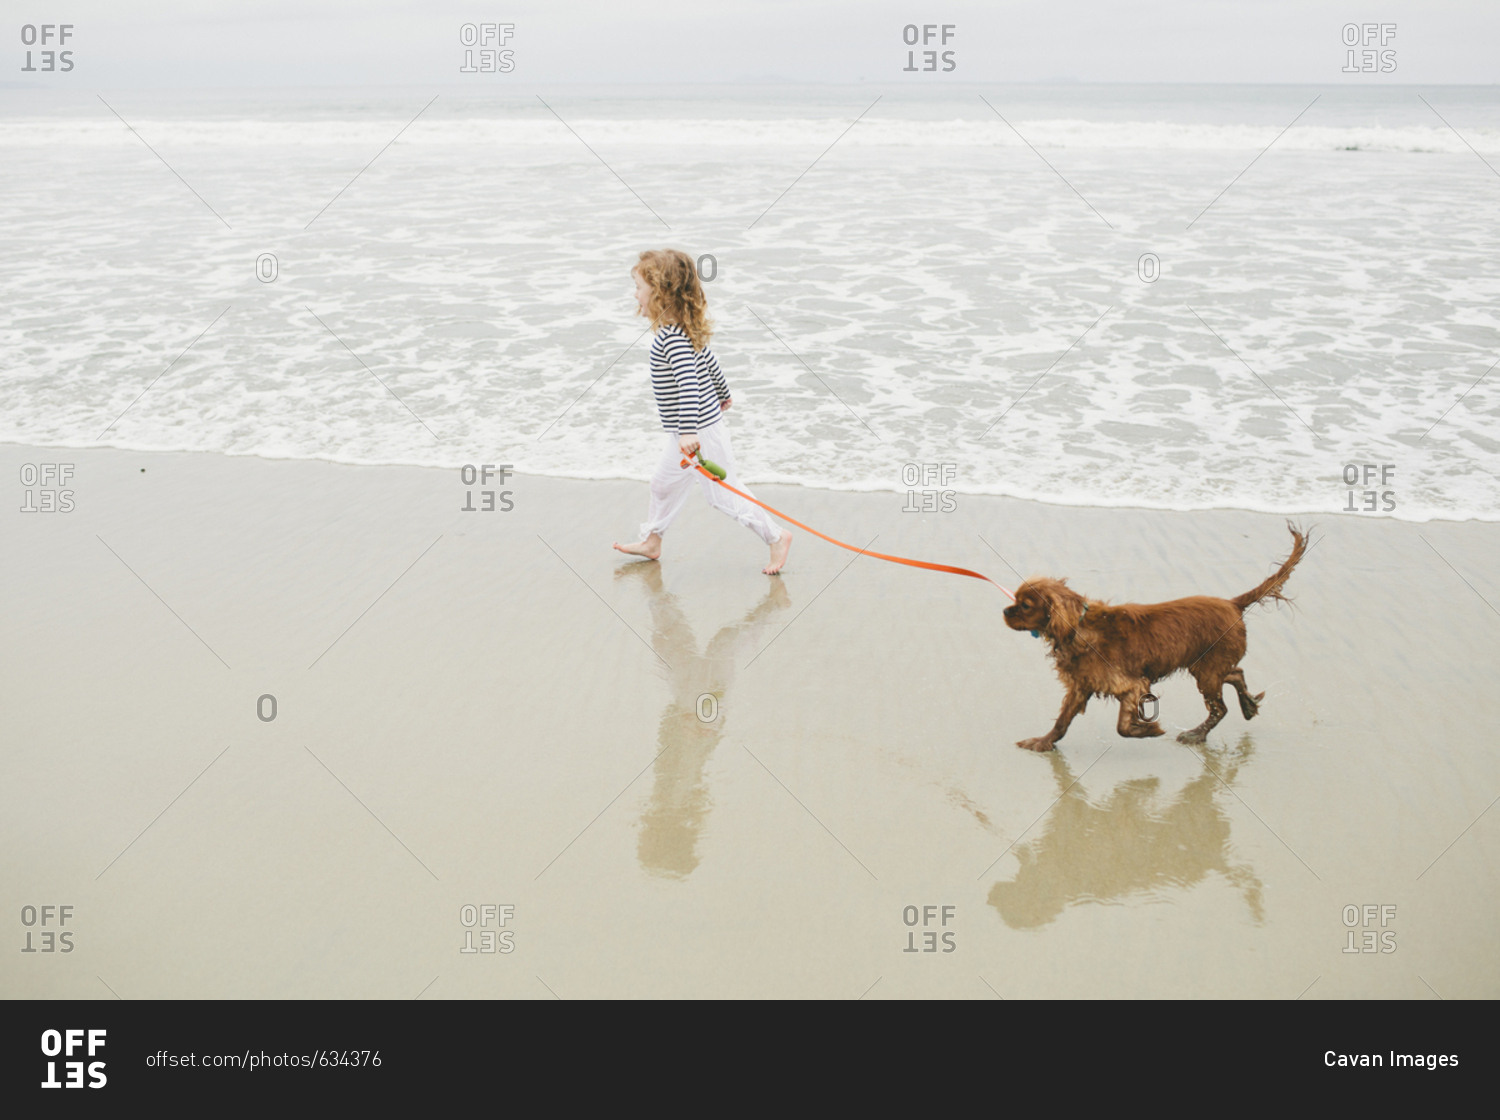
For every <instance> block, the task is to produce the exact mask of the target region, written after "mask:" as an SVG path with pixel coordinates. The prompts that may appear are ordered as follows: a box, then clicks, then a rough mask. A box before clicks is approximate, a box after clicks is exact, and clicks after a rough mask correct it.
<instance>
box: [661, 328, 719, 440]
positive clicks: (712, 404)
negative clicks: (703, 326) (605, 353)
mask: <svg viewBox="0 0 1500 1120" xmlns="http://www.w3.org/2000/svg"><path fill="white" fill-rule="evenodd" d="M651 389H652V391H653V392H654V393H655V394H656V409H657V411H658V412H660V413H661V426H662V427H663V428H664V429H666V430H667V431H669V432H676V433H677V434H678V435H683V434H686V433H688V432H699V431H702V430H703V429H704V428H706V427H708V426H709V425H710V424H717V423H718V422H719V412H720V411H721V410H720V407H719V402H720V401H727V400H728V399H729V386H728V385H726V384H725V383H724V371H723V370H721V369H720V368H719V360H718V359H717V358H715V357H714V352H713V351H712V350H710V349H708V347H706V346H705V347H704V348H703V349H702V350H694V349H693V344H692V342H691V341H689V339H688V336H687V333H686V332H685V331H684V330H683V329H682V328H681V327H679V326H676V325H673V324H668V325H666V326H662V327H658V328H657V331H656V335H655V337H653V338H652V340H651Z"/></svg>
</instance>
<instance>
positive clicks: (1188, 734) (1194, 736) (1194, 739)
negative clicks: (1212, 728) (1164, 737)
mask: <svg viewBox="0 0 1500 1120" xmlns="http://www.w3.org/2000/svg"><path fill="white" fill-rule="evenodd" d="M1207 739H1208V732H1206V731H1199V730H1198V729H1197V728H1196V727H1195V728H1193V729H1192V730H1191V731H1184V732H1183V733H1182V734H1181V735H1179V736H1177V741H1178V742H1179V743H1188V744H1197V743H1202V742H1205V741H1206V740H1207Z"/></svg>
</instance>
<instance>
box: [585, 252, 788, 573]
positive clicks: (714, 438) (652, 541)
mask: <svg viewBox="0 0 1500 1120" xmlns="http://www.w3.org/2000/svg"><path fill="white" fill-rule="evenodd" d="M630 274H631V275H632V276H634V277H635V302H636V313H637V314H639V315H644V316H645V317H646V318H647V319H649V320H650V322H651V325H652V326H653V327H655V328H656V334H655V335H654V336H653V338H652V340H651V388H652V390H653V391H654V392H655V393H656V408H657V411H658V412H659V413H660V414H661V426H662V427H663V428H664V429H665V430H666V432H667V437H666V443H665V445H664V446H663V448H662V455H661V460H660V461H659V462H658V463H657V464H656V472H655V473H654V474H653V475H652V476H651V507H650V510H649V512H648V513H647V515H646V521H645V522H644V523H643V524H642V525H641V540H640V541H639V542H637V543H636V544H620V543H618V542H616V543H615V547H616V548H617V549H619V550H620V551H621V552H628V553H629V554H630V555H632V556H643V557H645V558H646V559H647V560H656V559H658V558H659V557H660V556H661V535H662V534H663V533H665V532H666V531H667V527H668V526H669V525H671V524H672V519H673V518H674V517H676V516H677V513H678V511H679V510H681V509H682V503H683V502H685V501H687V495H688V490H689V489H690V488H691V487H692V485H693V479H695V478H696V479H697V480H698V481H699V482H700V483H701V484H702V486H703V492H704V494H705V495H706V496H707V497H708V503H709V505H711V506H713V507H714V508H715V509H717V510H720V511H721V512H723V513H727V514H728V515H729V516H730V517H732V518H734V519H735V520H736V521H738V522H739V523H740V524H741V525H743V526H745V528H747V529H749V530H750V531H751V532H753V533H754V534H755V535H756V536H758V537H759V538H760V539H761V540H763V541H765V542H766V544H767V545H769V546H770V548H771V562H770V563H769V564H767V565H766V566H765V567H764V568H762V569H761V571H763V572H765V573H766V574H767V575H772V574H774V573H776V572H779V571H781V569H782V566H783V565H784V564H785V563H786V556H787V553H788V552H790V551H791V548H792V535H791V533H789V532H787V531H786V530H785V529H783V528H781V527H780V526H779V525H777V524H776V522H775V521H773V520H771V518H770V516H769V515H768V514H767V513H766V512H765V510H763V509H761V508H760V507H759V506H756V505H752V504H751V503H749V502H747V501H745V500H744V499H743V498H741V497H739V496H738V495H736V494H731V493H730V492H729V491H728V490H725V489H724V488H723V487H721V486H719V485H718V484H717V483H715V482H711V481H709V480H708V479H706V478H704V477H703V476H702V475H701V474H699V473H698V472H697V471H695V470H692V469H691V468H683V467H682V466H681V465H680V464H681V462H682V460H683V459H684V458H687V457H691V456H692V455H693V453H694V452H696V451H698V450H699V449H700V448H701V449H702V452H703V455H704V456H705V457H706V458H708V459H709V460H711V461H713V462H716V463H718V464H719V465H720V466H721V467H723V468H724V469H725V471H727V472H728V476H727V477H726V478H725V481H726V482H728V483H729V485H730V486H733V487H734V488H735V489H737V490H743V491H744V492H745V493H747V494H748V493H749V492H750V491H749V490H748V489H746V487H745V484H744V483H742V482H740V481H739V477H738V475H736V473H735V469H734V450H733V448H732V447H731V446H730V443H729V426H728V425H727V424H725V423H724V421H723V419H722V414H723V413H725V412H727V411H729V406H730V404H731V403H732V402H731V401H730V399H729V387H728V386H727V385H725V383H724V372H723V370H721V369H720V368H719V362H718V359H716V358H715V357H714V355H713V351H712V350H710V349H709V348H708V340H709V336H710V335H711V334H712V333H713V324H712V323H711V322H710V321H709V318H708V308H707V301H706V300H705V299H704V297H703V286H702V285H701V284H700V283H699V282H698V272H697V270H696V269H695V268H694V267H693V261H692V258H690V257H689V256H688V255H687V254H686V253H682V252H679V251H678V250H676V249H651V250H649V251H647V252H644V253H642V254H641V257H640V260H639V261H637V262H636V265H635V267H634V268H632V269H631V270H630Z"/></svg>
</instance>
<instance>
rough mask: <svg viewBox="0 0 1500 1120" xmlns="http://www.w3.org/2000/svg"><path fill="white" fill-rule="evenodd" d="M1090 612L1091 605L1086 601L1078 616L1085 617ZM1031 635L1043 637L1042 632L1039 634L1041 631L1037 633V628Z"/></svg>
mask: <svg viewBox="0 0 1500 1120" xmlns="http://www.w3.org/2000/svg"><path fill="white" fill-rule="evenodd" d="M1088 613H1089V605H1088V604H1087V603H1085V604H1084V605H1083V614H1080V615H1079V616H1078V617H1079V619H1082V618H1083V615H1085V614H1088ZM1031 636H1032V637H1033V638H1040V637H1041V634H1039V633H1037V631H1035V630H1033V631H1032V632H1031Z"/></svg>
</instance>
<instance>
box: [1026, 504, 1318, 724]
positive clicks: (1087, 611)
mask: <svg viewBox="0 0 1500 1120" xmlns="http://www.w3.org/2000/svg"><path fill="white" fill-rule="evenodd" d="M1287 528H1288V529H1289V530H1291V534H1292V540H1293V542H1294V543H1293V545H1292V554H1291V555H1290V556H1288V557H1287V558H1286V561H1285V562H1284V563H1283V564H1282V565H1281V567H1280V569H1278V570H1277V572H1276V574H1275V575H1273V576H1271V577H1269V578H1268V579H1266V580H1264V581H1263V582H1262V583H1261V584H1260V585H1259V586H1257V587H1256V588H1255V589H1254V590H1253V591H1247V592H1245V593H1244V594H1243V595H1241V596H1239V597H1237V598H1234V599H1215V598H1212V597H1210V596H1208V595H1194V596H1193V597H1192V598H1190V599H1173V600H1172V601H1171V602H1168V603H1150V604H1141V603H1122V604H1121V605H1120V606H1117V607H1114V606H1110V605H1109V604H1108V603H1104V602H1101V601H1099V600H1098V599H1085V598H1084V597H1083V596H1082V595H1080V594H1078V592H1076V591H1074V590H1072V589H1071V588H1070V587H1068V586H1067V583H1066V581H1065V580H1060V579H1032V580H1027V581H1026V582H1025V583H1023V584H1022V585H1021V586H1020V587H1019V588H1018V589H1017V590H1016V601H1015V603H1014V604H1013V605H1012V606H1009V607H1006V608H1005V624H1006V625H1007V626H1009V627H1010V628H1011V629H1012V630H1030V631H1032V632H1033V633H1035V634H1038V635H1040V636H1042V637H1044V638H1046V639H1047V641H1048V643H1049V644H1050V645H1051V647H1052V651H1051V654H1052V660H1053V662H1054V663H1055V664H1056V665H1057V675H1058V676H1059V677H1061V678H1062V682H1063V684H1064V685H1066V686H1067V689H1068V694H1067V696H1066V697H1065V698H1064V699H1063V706H1062V711H1061V712H1060V713H1059V714H1058V717H1057V723H1056V724H1054V725H1053V727H1052V730H1051V731H1049V732H1047V734H1045V735H1043V736H1041V737H1040V738H1036V739H1023V740H1021V741H1020V742H1019V743H1017V744H1016V746H1018V747H1024V748H1026V749H1027V750H1029V751H1050V750H1051V749H1052V745H1053V744H1054V743H1056V742H1057V741H1058V740H1059V739H1061V738H1062V737H1063V736H1064V735H1065V734H1067V731H1068V725H1069V724H1070V723H1072V722H1073V717H1074V716H1076V715H1078V714H1079V713H1080V712H1082V711H1083V709H1084V708H1085V707H1087V706H1088V702H1089V699H1090V698H1091V697H1094V696H1113V697H1114V698H1115V699H1117V700H1119V702H1120V721H1119V724H1118V725H1117V729H1118V730H1119V732H1120V734H1121V735H1124V736H1126V737H1127V738H1131V739H1145V738H1149V737H1151V736H1153V735H1163V734H1165V732H1164V731H1163V730H1162V728H1161V725H1160V724H1158V723H1157V722H1156V721H1155V720H1154V719H1149V720H1148V719H1146V718H1145V717H1144V715H1143V714H1142V712H1141V708H1140V706H1141V702H1142V701H1143V700H1145V699H1147V698H1148V697H1149V698H1151V699H1153V700H1154V699H1155V697H1152V696H1151V686H1152V685H1153V684H1155V683H1156V682H1157V681H1159V680H1161V679H1162V678H1163V677H1168V676H1171V675H1172V674H1173V673H1176V672H1178V671H1180V670H1184V669H1185V670H1187V671H1188V672H1189V673H1191V674H1192V675H1193V679H1194V680H1196V681H1197V682H1198V690H1199V691H1200V692H1202V693H1203V702H1204V703H1205V704H1206V705H1208V718H1207V719H1206V720H1204V721H1203V722H1202V723H1201V724H1199V725H1198V726H1197V727H1195V728H1193V729H1192V730H1191V731H1184V732H1183V733H1182V734H1181V735H1179V736H1177V738H1178V741H1179V742H1183V743H1201V742H1203V740H1204V739H1205V738H1206V737H1207V736H1208V733H1209V732H1210V731H1212V730H1213V728H1214V726H1215V725H1216V724H1217V723H1218V722H1219V721H1220V720H1221V719H1223V718H1224V715H1225V713H1226V712H1228V711H1229V709H1228V708H1227V707H1226V706H1225V704H1224V696H1223V693H1224V686H1225V685H1226V684H1232V685H1234V689H1235V691H1236V692H1238V693H1239V696H1240V711H1241V712H1242V713H1243V714H1244V716H1245V718H1246V719H1253V718H1254V717H1255V713H1256V711H1258V707H1257V705H1258V703H1259V701H1260V700H1261V698H1262V697H1264V696H1265V693H1264V692H1262V693H1260V694H1259V695H1256V696H1251V695H1250V690H1249V689H1248V688H1246V687H1245V674H1244V671H1243V670H1242V669H1241V668H1240V667H1239V661H1240V658H1242V657H1244V656H1245V620H1244V618H1243V617H1242V615H1243V614H1244V612H1245V608H1246V607H1249V606H1251V605H1253V604H1255V603H1258V602H1260V601H1261V600H1262V599H1283V600H1284V599H1285V598H1286V596H1284V595H1282V593H1281V588H1282V585H1283V584H1285V583H1286V581H1287V577H1288V576H1289V575H1291V574H1292V569H1293V568H1295V567H1296V566H1297V561H1299V560H1301V559H1302V556H1303V554H1304V553H1305V552H1306V551H1307V536H1306V534H1304V533H1302V532H1301V531H1300V530H1298V529H1297V527H1296V526H1294V525H1292V524H1291V523H1290V522H1288V524H1287Z"/></svg>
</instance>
